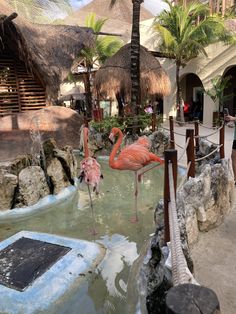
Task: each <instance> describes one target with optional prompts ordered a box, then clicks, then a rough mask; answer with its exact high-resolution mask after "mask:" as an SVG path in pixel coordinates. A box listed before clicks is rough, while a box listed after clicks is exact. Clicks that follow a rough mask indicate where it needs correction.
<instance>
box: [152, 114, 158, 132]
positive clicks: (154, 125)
mask: <svg viewBox="0 0 236 314" xmlns="http://www.w3.org/2000/svg"><path fill="white" fill-rule="evenodd" d="M156 125H157V117H156V113H155V112H153V113H152V132H154V131H155V130H156Z"/></svg>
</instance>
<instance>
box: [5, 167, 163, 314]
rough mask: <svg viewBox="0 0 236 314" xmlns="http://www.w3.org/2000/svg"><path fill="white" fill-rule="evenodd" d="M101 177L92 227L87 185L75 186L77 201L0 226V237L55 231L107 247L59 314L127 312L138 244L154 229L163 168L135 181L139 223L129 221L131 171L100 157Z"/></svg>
mask: <svg viewBox="0 0 236 314" xmlns="http://www.w3.org/2000/svg"><path fill="white" fill-rule="evenodd" d="M100 164H101V168H102V172H103V175H104V179H103V181H102V184H101V187H100V195H99V196H95V195H93V203H94V213H95V228H96V231H97V235H96V236H93V235H92V234H91V230H92V228H93V220H92V215H91V210H90V206H89V197H88V193H87V187H86V186H83V187H82V186H81V187H80V189H79V195H80V196H79V202H78V204H68V206H66V207H57V208H55V209H54V210H51V211H50V212H47V213H43V214H40V215H37V216H34V217H32V218H29V219H26V220H25V221H20V222H17V223H8V224H4V225H1V227H0V238H1V239H5V238H7V237H9V236H11V235H13V234H15V233H16V232H18V231H20V230H30V231H39V232H47V233H54V234H58V235H62V236H63V235H64V236H69V237H74V238H79V239H86V240H91V241H98V242H100V243H102V244H103V245H105V246H106V247H107V248H108V250H107V254H106V258H105V260H104V261H103V263H102V265H100V268H99V270H97V272H96V273H95V274H93V275H91V280H90V281H89V282H88V283H87V284H86V285H85V286H83V288H82V289H83V291H78V292H75V294H74V296H73V297H72V298H71V300H70V306H69V308H68V305H66V306H65V308H63V309H61V312H60V313H70V314H71V313H81V314H85V313H89V314H94V313H116V314H119V313H120V314H121V313H122V314H126V313H130V310H129V309H128V306H127V305H128V304H130V303H133V304H135V302H136V300H132V299H129V300H128V299H127V297H126V296H127V283H128V279H129V274H130V271H131V267H132V265H133V263H134V261H135V260H136V259H137V257H138V256H139V254H140V250H141V248H142V247H143V246H144V245H145V243H146V242H147V241H148V239H150V234H151V233H153V232H154V222H153V213H154V208H155V206H156V204H157V202H158V200H159V199H160V198H162V195H163V167H161V168H158V169H153V170H151V171H150V172H147V173H145V174H144V176H143V179H142V182H141V183H140V184H139V196H138V216H139V222H138V223H136V224H134V223H131V222H130V218H131V217H132V216H133V210H134V173H133V172H129V171H119V170H112V169H110V168H109V167H108V165H107V162H106V161H100Z"/></svg>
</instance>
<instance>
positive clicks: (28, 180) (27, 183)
mask: <svg viewBox="0 0 236 314" xmlns="http://www.w3.org/2000/svg"><path fill="white" fill-rule="evenodd" d="M49 194H50V191H49V188H48V185H47V182H46V178H45V174H44V172H43V170H42V169H41V168H40V167H39V166H30V167H26V168H25V169H23V170H21V172H20V173H19V195H18V197H17V204H16V207H24V206H31V205H34V204H36V203H37V202H38V201H39V199H40V198H42V197H44V196H46V195H49Z"/></svg>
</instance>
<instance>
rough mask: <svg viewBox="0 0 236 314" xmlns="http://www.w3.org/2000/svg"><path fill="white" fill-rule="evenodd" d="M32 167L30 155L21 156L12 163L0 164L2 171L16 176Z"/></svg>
mask: <svg viewBox="0 0 236 314" xmlns="http://www.w3.org/2000/svg"><path fill="white" fill-rule="evenodd" d="M31 165H32V157H31V156H30V155H21V156H18V157H17V158H15V159H14V160H12V161H4V162H0V169H5V170H6V171H7V172H9V173H12V174H14V175H16V176H18V174H19V173H20V172H21V170H22V169H24V168H26V167H28V166H31Z"/></svg>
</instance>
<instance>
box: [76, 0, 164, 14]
mask: <svg viewBox="0 0 236 314" xmlns="http://www.w3.org/2000/svg"><path fill="white" fill-rule="evenodd" d="M91 1H92V0H70V2H71V5H72V6H73V8H75V9H76V8H77V9H78V8H80V7H81V6H84V5H86V4H88V3H89V2H91ZM130 1H131V0H130ZM144 7H145V8H146V9H148V10H149V11H151V12H152V13H153V14H154V15H156V14H158V13H159V12H160V11H162V10H163V9H164V8H165V3H164V2H163V1H161V0H144Z"/></svg>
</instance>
